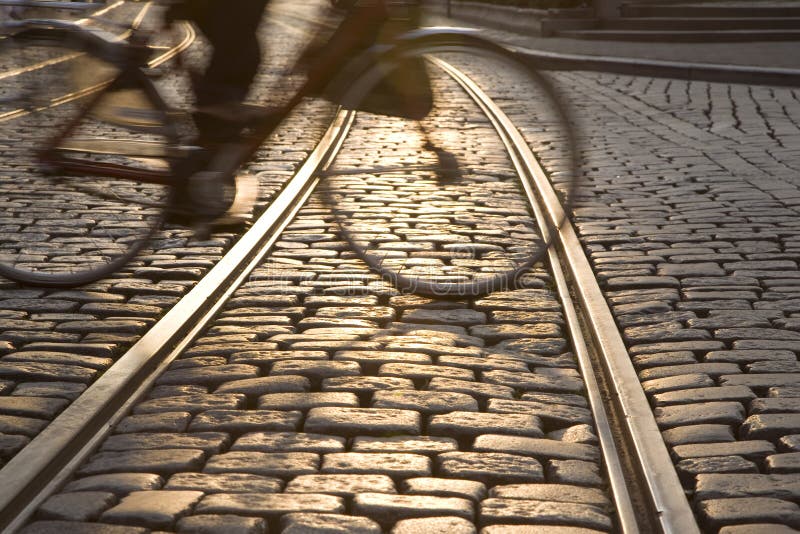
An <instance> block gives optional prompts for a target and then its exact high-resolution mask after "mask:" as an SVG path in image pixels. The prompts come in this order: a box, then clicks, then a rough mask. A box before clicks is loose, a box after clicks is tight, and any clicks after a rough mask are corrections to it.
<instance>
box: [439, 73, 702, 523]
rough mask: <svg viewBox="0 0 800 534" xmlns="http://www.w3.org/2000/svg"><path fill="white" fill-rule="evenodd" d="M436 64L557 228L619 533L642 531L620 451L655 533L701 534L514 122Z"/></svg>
mask: <svg viewBox="0 0 800 534" xmlns="http://www.w3.org/2000/svg"><path fill="white" fill-rule="evenodd" d="M434 62H435V63H436V64H437V65H439V66H440V67H442V68H443V69H444V70H445V71H446V72H447V73H448V74H450V75H451V76H452V77H453V78H454V79H455V80H456V81H457V82H458V83H459V85H461V87H462V88H463V89H464V90H465V91H466V92H467V94H468V95H469V96H470V97H471V98H472V99H473V100H474V101H475V102H476V103H477V104H478V106H479V107H481V109H482V110H483V111H484V113H486V115H487V117H488V118H489V119H490V120H491V122H492V123H493V125H494V126H495V129H496V130H497V132H498V134H499V135H500V138H501V140H502V141H503V143H505V144H506V146H507V147H508V148H509V155H510V156H511V159H512V162H513V163H514V165H515V167H517V169H518V171H521V172H520V177H521V179H522V184H523V188H524V190H525V194H526V196H527V198H528V201H529V203H530V205H531V208H532V209H533V211H534V215H535V216H536V218H537V220H538V222H539V226H540V227H541V228H542V230H543V232H545V233H546V232H547V231H548V230H547V227H548V224H546V222H547V220H548V219H549V221H550V222H551V224H558V222H559V221H563V223H562V224H561V226H560V227H557V228H558V235H557V236H556V237H557V239H556V240H555V241H554V245H556V246H557V247H558V252H560V255H561V257H563V258H564V259H565V260H566V267H567V269H568V271H569V277H570V281H571V282H572V283H573V284H575V286H576V291H575V293H576V294H577V295H576V296H577V299H578V300H579V302H580V305H581V306H582V312H583V313H582V314H581V317H580V319H581V320H579V316H578V313H577V310H576V306H575V305H574V303H573V299H572V297H571V296H570V290H569V285H568V284H567V277H566V276H565V274H564V272H563V270H562V268H561V264H562V260H561V259H560V258H559V254H558V252H557V251H556V250H555V248H554V247H550V248H549V249H548V258H549V260H550V263H551V270H552V274H553V278H554V280H555V282H556V286H557V288H558V292H559V297H560V299H561V303H562V307H563V309H564V314H565V318H566V320H567V324H568V330H569V333H570V337H571V339H572V345H573V349H574V351H575V354H576V357H577V359H578V364H579V366H580V369H581V373H582V375H583V378H584V381H585V383H586V389H587V396H588V397H589V403H590V407H591V411H592V414H593V416H594V420H595V425H596V426H597V431H598V438H599V440H600V446H601V449H602V451H603V457H604V459H605V461H606V471H607V474H608V477H609V483H610V486H611V491H612V494H613V496H614V501H615V504H616V510H617V520H618V523H619V527H620V529H621V531H622V532H624V533H625V534H635V533H638V532H639V531H640V525H639V521H638V520H637V513H636V507H635V506H634V504H633V502H632V499H631V496H630V492H629V490H628V485H627V483H626V477H625V472H624V471H625V470H624V467H623V463H622V461H621V460H620V455H619V449H623V450H625V451H626V452H630V453H632V456H633V458H634V461H635V463H636V467H637V474H638V476H639V477H640V479H641V480H642V482H643V486H644V488H645V490H646V492H647V495H646V496H645V497H646V499H647V501H648V504H649V506H650V508H651V510H652V512H653V515H654V517H653V522H654V523H655V524H656V525H658V528H660V529H661V530H662V531H663V532H665V533H667V534H695V533H696V534H699V533H700V529H699V527H698V525H697V522H696V521H695V519H694V514H693V512H692V510H691V507H690V505H689V502H688V500H687V499H686V496H685V493H684V491H683V488H682V486H681V484H680V481H679V480H678V476H677V474H676V472H675V470H674V468H673V466H672V461H671V459H670V457H669V453H668V451H667V448H666V445H665V444H664V441H663V439H662V437H661V433H660V431H659V430H658V426H657V424H656V421H655V418H654V416H653V414H652V412H651V411H650V407H649V403H648V402H647V399H646V397H645V396H644V392H643V391H642V388H641V386H640V385H639V380H638V378H637V376H636V371H635V370H634V368H633V365H632V364H631V361H630V358H629V357H628V353H627V350H626V348H625V344H624V342H623V340H622V337H621V336H620V334H619V330H618V328H617V326H616V324H615V322H614V318H613V316H612V315H611V311H610V309H609V308H608V305H607V304H606V301H605V298H604V297H603V295H602V292H601V290H600V287H599V285H598V284H597V279H596V277H595V276H594V273H593V271H592V269H591V267H590V265H589V261H588V259H587V258H586V256H585V254H584V253H583V247H582V245H581V243H580V241H579V240H578V238H577V235H576V234H575V231H574V228H573V227H572V224H571V223H570V221H569V220H568V219H567V218H566V217H565V213H564V210H563V208H562V206H561V204H560V201H559V199H558V196H557V194H556V191H555V190H554V188H553V186H552V184H551V182H550V180H549V178H548V177H547V174H546V173H545V171H544V169H542V167H541V166H540V165H539V163H538V161H537V160H536V157H535V156H534V154H533V152H532V151H531V149H530V147H529V145H528V143H527V142H526V141H525V139H524V137H523V136H522V134H521V133H520V132H519V130H517V128H516V127H515V126H514V124H513V122H512V121H511V120H510V119H509V118H508V116H507V115H506V114H505V113H504V112H503V111H502V109H501V108H500V107H499V106H497V105H496V104H495V103H494V102H493V101H492V99H491V98H490V97H489V96H488V95H487V94H486V93H485V92H484V91H483V90H482V89H481V88H480V87H479V86H478V85H477V84H476V83H475V82H474V81H472V80H471V79H470V78H469V77H468V76H467V75H466V74H464V73H463V72H461V71H460V70H458V69H457V68H456V67H454V66H452V65H450V64H448V63H446V62H444V61H442V60H441V59H436V58H434ZM543 239H545V240H547V239H548V236H547V235H544V236H543ZM583 326H585V327H586V328H587V330H588V332H589V334H590V335H591V337H592V341H593V342H594V344H593V345H594V346H593V347H592V348H593V349H594V350H593V351H590V348H589V346H588V345H587V343H586V340H585V338H584V336H583ZM592 352H593V353H594V354H596V355H597V357H598V358H599V360H600V361H599V364H600V366H601V367H600V368H601V370H603V371H605V373H604V376H603V382H604V383H606V384H610V385H611V386H612V388H613V392H614V394H615V396H616V398H615V399H611V401H613V402H615V403H617V406H614V407H612V412H614V411H616V410H619V411H620V412H621V413H620V415H619V416H618V417H617V423H618V424H620V425H621V426H622V427H623V429H624V431H625V436H624V438H625V439H622V440H618V439H615V432H614V430H613V428H612V426H611V423H610V420H609V414H608V412H607V411H606V408H605V406H604V404H606V403H605V402H604V401H603V398H602V394H601V390H600V388H599V385H598V380H597V376H596V374H595V371H594V365H593V363H592V358H591V356H590V353H592ZM647 527H648V525H646V524H643V525H642V529H644V528H647Z"/></svg>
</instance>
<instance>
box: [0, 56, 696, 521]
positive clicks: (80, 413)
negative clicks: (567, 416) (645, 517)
mask: <svg viewBox="0 0 800 534" xmlns="http://www.w3.org/2000/svg"><path fill="white" fill-rule="evenodd" d="M436 63H437V66H439V67H440V68H443V69H444V70H445V71H446V72H448V74H450V75H451V76H452V77H453V78H454V79H456V80H457V81H458V82H459V84H460V85H461V86H462V88H463V89H464V90H465V91H466V92H467V93H468V94H470V96H471V97H472V98H473V99H475V101H476V102H477V103H478V105H479V106H480V107H481V108H482V109H483V111H484V112H485V113H486V114H487V116H488V117H489V118H490V120H492V122H493V123H494V125H495V127H496V128H497V129H498V134H499V135H500V137H501V138H502V139H503V141H504V143H505V144H506V145H507V146H508V147H509V150H510V152H511V158H512V160H514V161H515V163H516V164H517V166H518V170H519V171H520V174H521V177H522V183H523V188H524V190H525V192H526V195H527V197H528V199H529V201H530V202H531V209H532V211H533V212H534V214H535V215H536V217H537V218H539V219H540V220H542V219H544V218H548V217H549V218H550V219H551V220H553V221H561V220H562V218H563V215H564V214H563V212H561V211H560V210H561V208H560V205H559V204H558V199H557V196H556V194H555V191H553V190H552V188H551V186H550V185H549V182H548V180H547V177H546V176H545V174H544V172H543V170H542V168H541V167H540V166H539V164H538V163H537V162H536V158H535V156H534V155H533V153H532V152H531V150H530V148H529V147H528V145H527V143H526V142H525V140H524V138H523V137H522V135H521V134H520V133H519V131H518V130H517V129H516V128H515V127H514V126H513V124H512V123H511V121H510V119H509V118H508V117H506V116H504V115H503V114H502V111H499V109H498V108H497V107H496V106H493V104H492V103H491V102H490V99H489V97H488V96H487V95H486V94H485V93H483V92H482V91H481V90H480V88H479V87H478V86H477V85H476V84H475V83H474V82H472V81H471V80H470V79H469V78H468V77H467V76H466V75H465V74H464V73H462V72H460V71H458V69H456V68H455V67H453V66H452V65H449V64H446V63H443V62H439V61H437V62H436ZM352 121H353V114H352V113H348V112H340V113H339V114H338V115H337V118H336V120H335V121H334V124H332V125H331V127H330V128H329V130H328V132H327V133H326V134H325V136H324V138H323V141H322V142H321V143H320V144H319V145H318V147H317V149H316V150H315V151H314V152H313V153H312V154H311V155H310V156H309V158H308V159H307V160H306V162H305V163H304V165H303V166H302V167H301V169H300V170H299V171H298V172H297V173H296V175H295V176H294V178H292V180H291V181H290V182H288V183H287V184H286V186H285V187H284V188H283V189H282V191H281V193H280V194H279V195H278V196H277V198H276V199H275V200H274V201H273V202H272V204H271V205H270V207H269V208H268V209H267V211H266V212H265V213H264V214H263V215H262V216H261V217H260V218H259V220H258V221H257V222H256V223H255V224H254V226H253V228H252V229H251V230H250V231H249V232H248V234H246V235H245V236H243V237H242V238H241V239H240V240H239V241H238V242H237V244H236V245H234V247H232V249H231V251H230V252H229V253H228V254H226V256H225V258H223V260H221V261H220V262H219V263H218V264H217V265H216V266H215V267H214V268H213V269H212V270H211V271H210V272H209V273H208V274H207V275H206V276H205V277H204V278H203V279H202V280H201V281H200V282H199V283H198V284H197V285H196V286H195V288H194V289H193V290H191V291H190V292H189V293H188V294H187V295H186V296H185V297H184V298H183V299H182V300H181V301H180V302H179V303H178V304H177V305H176V306H175V307H174V308H173V309H172V310H170V312H168V314H167V315H165V316H164V317H163V318H162V319H161V320H160V321H159V322H158V323H157V324H156V325H155V326H153V327H152V328H151V329H150V330H149V331H148V333H147V334H145V335H144V336H143V337H142V338H141V339H140V340H139V342H137V343H136V344H135V345H134V346H133V347H132V348H131V349H130V350H129V351H128V352H126V354H125V355H123V356H122V357H121V358H120V359H119V360H118V361H117V362H116V363H115V364H114V365H113V366H112V367H111V368H110V369H108V370H107V371H106V372H105V374H104V375H103V376H102V377H101V378H100V379H99V380H97V381H96V382H95V383H94V384H93V385H92V386H91V387H90V388H89V389H88V390H87V391H86V392H85V393H84V394H83V395H82V396H81V397H79V398H78V399H77V400H76V401H75V402H73V404H72V405H71V406H70V407H69V408H67V410H65V411H64V412H63V413H62V414H61V415H60V416H59V417H58V418H57V419H56V420H55V421H53V423H52V424H51V425H50V427H48V428H47V429H46V430H45V431H43V432H42V433H41V434H40V435H39V436H38V437H37V438H35V439H34V440H33V441H32V442H31V443H30V444H29V445H28V446H27V447H26V448H25V449H23V450H22V451H21V452H20V453H19V454H18V455H17V456H16V457H15V458H14V459H13V460H12V461H11V462H9V463H8V464H7V465H6V466H5V467H4V468H3V470H2V471H0V476H2V477H3V479H4V480H8V481H10V484H8V486H7V487H5V488H3V490H2V491H1V492H0V528H6V529H8V530H9V531H14V530H16V529H18V528H19V527H21V526H22V525H23V524H24V523H25V522H26V521H27V520H28V518H29V517H30V516H31V515H32V514H33V513H34V511H35V509H36V507H37V506H38V505H39V504H40V503H41V502H42V501H43V500H44V499H45V498H46V497H47V496H48V495H49V494H50V493H52V492H53V491H54V490H56V489H57V488H58V487H59V486H60V485H61V484H63V483H64V481H65V480H66V479H67V478H68V477H69V476H70V473H71V471H70V470H71V469H75V468H77V467H78V465H79V464H80V463H81V462H82V461H83V460H84V459H85V458H87V457H88V455H89V454H90V453H91V452H92V451H93V450H94V448H95V447H96V446H97V445H98V444H99V443H100V441H101V440H102V439H103V438H104V437H105V436H106V435H107V434H108V432H109V430H110V429H111V427H112V426H113V425H114V424H115V423H116V422H117V421H119V420H120V419H121V417H123V416H124V415H125V413H126V412H127V410H128V409H129V408H130V407H131V406H132V405H133V404H134V403H135V402H136V400H137V399H139V398H141V397H142V396H143V395H144V394H145V393H146V391H147V390H148V388H149V387H150V386H151V385H152V384H153V382H154V381H155V380H156V378H157V376H158V375H159V374H160V373H161V372H163V371H164V370H165V369H166V367H167V366H168V365H169V363H170V362H171V361H173V360H174V359H175V358H177V357H178V356H179V355H180V354H181V351H182V350H183V349H185V348H186V347H187V346H188V345H189V344H190V343H191V342H192V340H193V339H194V337H195V336H197V335H198V334H199V333H200V332H201V331H202V329H203V328H204V327H205V325H207V324H208V323H209V322H210V321H211V320H213V318H214V317H215V315H216V313H217V312H218V311H219V309H220V308H221V307H222V305H223V304H224V299H226V298H228V297H230V296H231V295H232V294H233V292H234V291H235V289H236V288H237V287H238V285H239V284H241V283H242V282H243V281H244V280H246V279H247V277H248V276H249V273H250V272H251V270H252V269H253V268H254V267H255V266H256V265H257V264H258V262H259V261H260V260H261V259H262V258H263V257H264V256H265V255H266V254H267V253H268V252H269V250H270V247H271V246H272V245H273V244H274V242H275V241H276V240H277V239H278V236H279V235H280V232H281V231H282V229H283V228H285V226H286V225H287V224H288V223H289V222H290V221H291V219H292V216H293V215H294V214H295V213H296V212H297V211H298V210H299V209H300V207H301V206H302V204H303V202H305V200H306V199H307V198H308V197H309V195H310V194H311V192H312V191H313V189H314V187H315V186H316V185H317V183H318V182H319V179H320V178H319V175H318V173H317V171H318V170H319V169H324V168H325V167H326V166H327V164H328V163H329V162H330V161H331V160H332V159H333V158H334V157H335V149H336V148H337V147H338V146H341V143H342V141H343V139H344V136H346V135H347V129H348V127H349V125H350V124H352ZM540 226H545V225H541V224H540ZM556 248H557V249H558V252H559V253H560V254H561V258H560V259H559V258H558V257H557V256H556V251H555V250H554V249H552V248H551V249H550V252H549V260H550V262H551V272H552V273H553V277H554V279H555V281H556V285H557V287H558V290H559V293H560V296H559V298H560V299H561V302H562V306H563V307H564V310H565V315H566V317H567V321H568V324H569V327H568V329H569V331H570V337H571V339H572V342H573V349H574V352H575V354H576V356H577V358H578V362H579V366H580V369H581V374H582V375H583V377H584V380H585V381H586V384H587V386H586V388H587V396H588V397H589V400H590V405H591V409H592V412H593V415H594V420H595V423H596V425H597V430H598V434H599V438H600V441H601V447H602V449H603V451H604V454H605V456H606V460H605V462H604V463H605V466H606V469H607V472H608V476H609V480H610V485H611V488H612V493H613V495H614V499H615V502H616V516H617V518H618V519H617V521H618V522H617V526H618V528H619V529H620V531H621V532H625V533H634V532H639V531H650V529H651V528H653V526H654V525H656V526H657V527H658V528H659V529H660V530H662V531H664V532H674V533H681V534H682V533H691V532H696V531H697V526H696V524H695V523H694V520H693V518H692V515H691V510H690V509H689V508H688V503H687V502H686V499H685V497H684V495H683V491H682V489H681V488H680V484H679V483H678V481H677V476H675V475H674V471H673V470H672V466H671V463H670V462H669V457H668V455H667V452H666V448H665V447H664V445H663V441H662V440H661V437H660V434H659V432H658V429H657V427H656V426H655V421H654V420H653V418H652V414H651V413H650V410H649V408H648V404H647V401H646V399H644V396H643V394H642V393H641V389H640V387H639V385H638V380H635V378H636V377H635V372H634V371H633V368H632V366H631V365H630V362H629V360H628V358H627V354H626V352H625V349H624V344H622V340H621V338H619V334H618V333H617V329H616V326H615V325H614V323H613V319H612V318H611V315H610V312H608V308H607V306H606V305H605V302H604V299H603V298H602V295H601V294H600V293H599V288H597V289H595V288H596V285H597V284H596V282H595V281H594V276H593V275H592V274H591V269H590V268H589V266H588V262H587V261H586V258H585V256H583V253H582V251H581V247H580V244H579V242H578V241H577V238H576V236H575V233H574V231H573V230H572V228H571V226H570V225H569V223H568V222H566V223H564V225H563V226H562V227H561V229H560V231H559V236H558V240H557V247H556ZM561 264H564V265H565V267H566V273H564V272H562V270H561V267H559V265H561ZM570 284H572V286H573V293H574V297H573V296H570V295H569V293H570V288H569V285H570ZM573 298H574V300H575V301H577V303H575V302H573ZM576 304H577V306H576ZM576 307H577V308H579V311H575V308H576ZM582 332H586V333H587V337H588V338H589V343H588V344H587V343H584V342H583V340H582V338H583V335H582ZM592 356H594V357H599V359H600V361H599V362H598V361H595V362H592V361H590V357H592ZM596 371H598V372H600V373H603V376H601V377H595V372H596ZM631 373H633V374H632V375H631ZM630 376H633V380H631V379H630ZM598 381H599V382H602V383H604V384H606V387H607V388H608V389H610V390H612V391H613V393H614V395H615V397H616V398H615V399H614V404H613V405H605V406H604V405H603V403H602V402H601V397H602V393H601V391H600V388H599V386H598V384H597V382H598ZM645 412H646V413H645ZM607 419H614V420H615V421H616V424H617V425H618V427H617V429H622V430H624V431H625V436H624V437H623V438H622V439H620V438H619V436H615V434H616V433H617V432H615V429H614V428H613V427H612V424H610V423H608V422H607V421H606V420H607ZM622 449H625V452H623V453H622V454H625V455H628V456H630V457H631V458H632V462H631V463H633V464H634V465H635V466H636V468H637V471H638V472H637V473H636V474H635V475H634V476H633V478H639V479H640V481H639V484H637V485H636V486H634V487H635V488H636V490H637V492H639V491H642V490H644V498H643V499H642V500H639V501H638V502H636V503H633V502H631V496H630V490H629V488H628V486H627V482H626V479H630V478H632V474H631V473H626V472H625V467H624V466H625V464H626V463H629V462H627V461H625V460H620V459H619V455H620V450H622ZM657 465H660V466H664V469H657V470H654V469H653V467H652V466H657ZM673 478H674V480H673ZM639 496H640V497H642V495H641V494H639ZM637 508H638V509H637ZM642 508H646V509H648V510H649V511H650V512H651V514H652V519H651V520H650V522H646V523H644V524H640V522H639V521H637V519H636V516H637V515H640V514H641V512H642Z"/></svg>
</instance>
